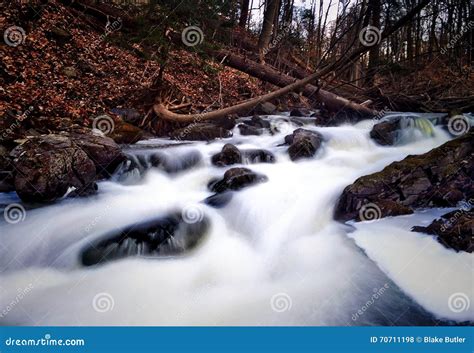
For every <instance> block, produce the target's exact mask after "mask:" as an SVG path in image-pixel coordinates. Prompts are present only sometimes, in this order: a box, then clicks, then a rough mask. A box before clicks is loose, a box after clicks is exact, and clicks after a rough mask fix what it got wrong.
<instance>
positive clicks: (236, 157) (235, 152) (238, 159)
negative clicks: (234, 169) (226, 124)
mask: <svg viewBox="0 0 474 353" xmlns="http://www.w3.org/2000/svg"><path fill="white" fill-rule="evenodd" d="M211 161H212V164H214V165H216V166H218V167H225V166H228V165H232V164H239V163H245V164H252V163H274V162H275V156H274V155H273V154H272V153H271V152H269V151H266V150H261V149H251V150H243V151H240V150H239V149H238V148H237V147H236V146H234V145H232V144H230V143H228V144H226V145H224V147H223V148H222V151H221V152H219V153H217V154H215V155H214V156H212V158H211Z"/></svg>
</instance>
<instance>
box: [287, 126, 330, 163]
mask: <svg viewBox="0 0 474 353" xmlns="http://www.w3.org/2000/svg"><path fill="white" fill-rule="evenodd" d="M322 140H323V137H322V136H321V134H319V133H317V132H314V131H310V130H305V129H301V128H300V129H296V130H295V131H293V133H292V134H291V135H287V136H285V144H287V145H290V147H289V148H288V154H289V155H290V158H291V160H292V161H296V160H298V159H301V158H311V157H313V156H314V155H315V154H316V152H317V150H318V149H319V147H320V146H321V143H322Z"/></svg>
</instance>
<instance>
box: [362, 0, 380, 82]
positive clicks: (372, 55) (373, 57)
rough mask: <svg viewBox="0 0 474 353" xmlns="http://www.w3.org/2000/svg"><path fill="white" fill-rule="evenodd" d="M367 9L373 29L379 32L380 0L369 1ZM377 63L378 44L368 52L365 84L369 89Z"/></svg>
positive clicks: (373, 80) (378, 58)
mask: <svg viewBox="0 0 474 353" xmlns="http://www.w3.org/2000/svg"><path fill="white" fill-rule="evenodd" d="M369 7H370V8H371V15H372V26H373V27H375V28H376V29H377V30H380V12H381V10H382V8H381V4H380V0H370V1H369ZM379 61H380V43H376V44H374V45H373V46H372V47H371V49H370V52H369V64H368V67H367V79H366V83H367V85H368V86H370V87H371V86H373V85H374V82H375V74H376V70H377V66H378V64H379Z"/></svg>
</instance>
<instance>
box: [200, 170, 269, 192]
mask: <svg viewBox="0 0 474 353" xmlns="http://www.w3.org/2000/svg"><path fill="white" fill-rule="evenodd" d="M267 180H268V178H267V177H266V176H265V175H261V174H257V173H255V172H254V171H252V170H250V169H247V168H232V169H229V170H228V171H226V172H225V173H224V177H223V178H222V179H221V180H217V181H213V182H211V183H210V185H209V188H210V189H211V191H214V192H217V193H222V192H224V191H228V190H234V191H235V190H240V189H243V188H245V187H248V186H251V185H254V184H258V183H262V182H266V181H267Z"/></svg>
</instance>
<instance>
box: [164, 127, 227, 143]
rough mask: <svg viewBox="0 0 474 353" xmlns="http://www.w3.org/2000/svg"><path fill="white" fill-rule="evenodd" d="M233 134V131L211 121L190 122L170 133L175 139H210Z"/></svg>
mask: <svg viewBox="0 0 474 353" xmlns="http://www.w3.org/2000/svg"><path fill="white" fill-rule="evenodd" d="M231 136H232V132H231V131H229V130H227V129H225V128H223V127H221V126H217V125H214V124H211V123H198V124H190V125H188V126H187V127H184V128H180V129H176V130H173V131H172V132H171V134H170V137H171V138H172V139H174V140H189V141H210V140H214V139H217V138H227V137H231Z"/></svg>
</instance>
